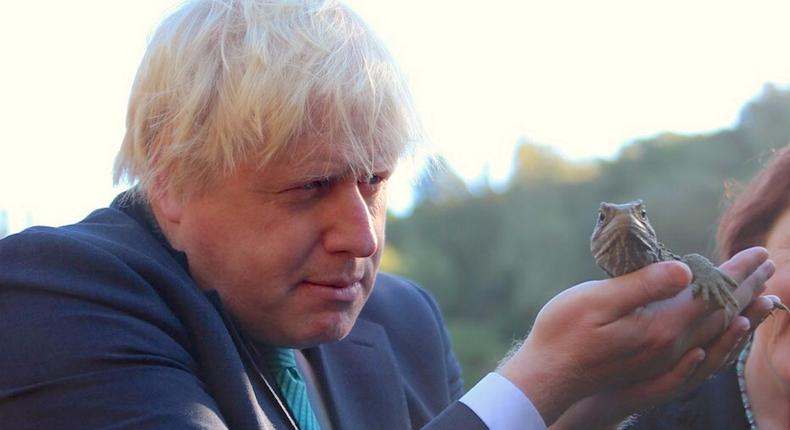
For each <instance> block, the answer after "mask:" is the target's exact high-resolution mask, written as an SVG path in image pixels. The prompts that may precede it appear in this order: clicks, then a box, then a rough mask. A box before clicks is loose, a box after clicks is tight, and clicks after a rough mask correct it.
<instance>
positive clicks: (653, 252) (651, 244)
mask: <svg viewBox="0 0 790 430" xmlns="http://www.w3.org/2000/svg"><path fill="white" fill-rule="evenodd" d="M659 247H660V245H659V244H658V240H657V239H656V232H655V231H654V230H653V226H651V225H650V221H649V220H648V218H647V210H646V208H645V204H644V203H643V202H642V201H641V200H636V201H633V202H628V203H623V204H615V203H606V202H604V203H601V206H600V208H599V209H598V215H597V219H596V222H595V228H594V229H593V234H592V237H591V238H590V250H591V251H592V254H593V257H594V258H595V262H596V263H597V264H598V265H599V266H601V268H603V270H604V271H605V272H606V273H607V274H608V275H609V276H620V275H624V274H626V273H630V272H633V271H634V270H637V269H640V268H642V267H644V266H646V265H648V264H650V263H654V262H656V261H658V260H659V254H660V251H659Z"/></svg>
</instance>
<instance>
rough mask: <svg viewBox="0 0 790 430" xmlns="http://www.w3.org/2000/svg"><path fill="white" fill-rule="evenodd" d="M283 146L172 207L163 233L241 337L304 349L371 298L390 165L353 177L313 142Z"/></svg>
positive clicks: (341, 330)
mask: <svg viewBox="0 0 790 430" xmlns="http://www.w3.org/2000/svg"><path fill="white" fill-rule="evenodd" d="M285 152H286V153H287V154H286V155H285V156H283V157H281V158H280V159H278V160H275V161H273V162H271V163H270V164H269V165H268V166H267V167H266V168H265V169H262V170H261V169H256V167H255V166H254V165H253V164H249V165H243V166H242V167H240V168H239V169H238V170H237V171H235V172H233V173H232V174H231V175H230V176H229V177H227V178H226V179H224V180H222V181H220V183H219V184H217V186H215V187H213V188H212V189H211V190H209V191H208V192H206V193H204V194H201V195H199V196H196V197H194V198H191V199H189V200H188V201H186V202H184V203H179V216H178V220H177V222H176V223H174V224H171V227H170V228H168V229H166V230H165V231H166V234H167V235H168V238H169V239H170V241H171V242H172V243H173V246H174V247H176V248H177V249H180V250H182V251H184V252H185V253H186V254H187V258H188V261H189V270H190V273H191V274H192V276H193V277H194V278H195V280H196V281H197V282H198V285H200V287H201V288H202V289H205V290H216V291H217V292H218V293H219V295H220V297H221V298H222V301H223V304H224V306H225V307H226V308H227V309H228V310H229V311H230V313H231V315H232V316H233V317H234V318H235V319H236V321H237V322H238V323H240V324H241V326H242V328H243V330H244V331H245V332H246V333H248V334H249V335H251V336H252V337H253V338H255V339H256V340H258V341H260V342H264V343H267V344H272V345H280V346H291V347H307V346H311V345H315V344H318V343H322V342H327V341H333V340H337V339H341V338H343V337H344V336H346V335H347V334H348V333H349V331H350V330H351V328H352V326H353V325H354V322H355V321H356V318H357V316H358V315H359V312H360V310H361V309H362V306H363V305H364V303H365V301H366V300H367V298H368V296H369V295H370V292H371V290H372V288H373V281H374V278H375V275H376V272H377V270H378V266H379V261H380V259H381V253H382V249H383V246H384V224H385V216H386V195H385V194H386V193H385V182H386V180H387V178H389V176H390V173H391V169H392V166H382V167H381V168H380V169H378V170H376V171H375V172H374V176H372V177H354V176H353V174H352V173H351V171H350V170H349V168H348V166H347V164H346V163H344V162H343V161H341V158H340V157H337V156H336V154H334V153H333V151H332V146H331V143H327V142H322V141H318V140H317V139H312V140H311V139H301V141H299V142H296V144H295V145H294V146H293V149H290V148H289V149H287V150H286V151H285ZM168 230H169V231H168Z"/></svg>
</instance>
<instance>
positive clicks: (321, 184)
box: [295, 179, 329, 191]
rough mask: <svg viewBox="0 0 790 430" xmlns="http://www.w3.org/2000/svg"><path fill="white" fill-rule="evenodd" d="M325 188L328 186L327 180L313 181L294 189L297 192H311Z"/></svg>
mask: <svg viewBox="0 0 790 430" xmlns="http://www.w3.org/2000/svg"><path fill="white" fill-rule="evenodd" d="M327 186H329V179H318V180H315V181H310V182H306V183H304V184H302V185H300V186H299V187H296V188H295V189H296V190H299V191H313V190H320V189H322V188H326V187H327Z"/></svg>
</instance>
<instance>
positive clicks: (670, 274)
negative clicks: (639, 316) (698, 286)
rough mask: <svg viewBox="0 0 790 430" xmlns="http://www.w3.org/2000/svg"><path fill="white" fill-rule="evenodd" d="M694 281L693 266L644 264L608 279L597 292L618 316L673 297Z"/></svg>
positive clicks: (673, 263) (662, 263)
mask: <svg viewBox="0 0 790 430" xmlns="http://www.w3.org/2000/svg"><path fill="white" fill-rule="evenodd" d="M690 282H691V269H689V267H688V266H686V265H685V264H683V263H681V262H679V261H665V262H660V263H655V264H650V265H648V266H645V267H643V268H641V269H639V270H637V271H635V272H631V273H629V274H626V275H623V276H620V277H617V278H613V279H611V280H610V281H609V282H605V284H606V288H600V290H599V291H598V292H599V293H600V294H601V295H602V296H603V297H605V298H606V301H607V303H608V307H609V308H610V309H611V312H613V313H614V314H615V315H616V316H618V317H619V316H622V315H626V314H629V313H631V312H633V311H634V310H635V309H637V308H639V307H642V306H645V305H647V304H648V303H652V302H655V301H659V300H663V299H668V298H670V297H674V296H675V295H676V294H678V293H679V292H680V291H683V289H684V288H686V287H687V286H688V285H689V283H690Z"/></svg>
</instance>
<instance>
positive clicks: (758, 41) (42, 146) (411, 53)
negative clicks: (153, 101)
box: [0, 0, 790, 231]
mask: <svg viewBox="0 0 790 430" xmlns="http://www.w3.org/2000/svg"><path fill="white" fill-rule="evenodd" d="M349 3H350V4H351V6H352V7H353V8H355V9H356V10H357V11H358V12H359V13H360V14H361V15H362V16H363V17H365V19H366V20H367V21H368V22H369V23H370V24H371V26H372V27H373V28H374V29H375V30H376V31H377V32H378V33H379V35H380V36H381V37H382V38H383V39H384V40H385V42H386V43H387V45H388V46H389V48H390V50H391V51H392V52H393V54H394V55H395V57H396V58H397V59H398V61H399V62H400V64H401V66H402V68H403V70H404V72H405V73H406V75H407V78H408V79H409V81H410V83H411V86H412V91H413V93H414V96H415V99H416V101H417V104H418V109H419V111H420V113H421V118H422V120H423V123H424V125H425V128H426V133H427V136H428V138H429V141H430V147H431V148H433V149H434V150H435V151H437V152H439V153H441V154H442V155H444V156H445V157H446V158H448V160H449V161H450V163H451V165H452V166H453V167H454V168H455V169H456V170H457V171H458V172H459V173H460V174H461V175H462V176H463V177H464V178H466V179H467V180H469V181H473V180H475V179H476V178H479V177H480V175H481V174H482V172H484V171H486V170H487V171H489V172H490V174H491V176H492V177H493V178H494V179H495V180H502V179H503V178H505V177H506V176H507V174H508V172H509V169H510V163H511V157H512V155H513V149H514V145H515V143H516V142H517V141H518V140H519V138H521V137H526V138H528V139H530V140H532V141H535V142H538V143H543V144H547V145H551V146H554V147H556V148H557V149H558V150H559V151H560V152H561V153H563V154H565V155H566V156H568V157H572V158H575V159H578V158H590V157H607V156H612V155H613V154H615V153H616V151H617V149H618V148H619V147H620V146H622V145H623V144H625V143H627V142H629V141H631V140H633V139H636V138H640V137H647V136H651V135H654V134H656V133H659V132H662V131H674V132H680V133H697V132H706V131H710V130H716V129H720V128H724V127H730V126H731V125H732V124H733V123H734V121H735V120H736V119H737V115H738V111H739V110H740V108H741V107H742V106H743V105H744V104H745V103H746V102H747V101H748V100H749V99H751V98H754V97H755V96H757V95H758V94H759V92H760V90H761V88H762V86H763V84H764V83H766V82H773V83H775V84H778V85H780V86H785V85H788V83H790V25H788V22H787V17H788V16H790V2H785V1H763V0H749V1H737V2H736V1H725V0H719V1H689V0H685V1H683V0H661V1H650V2H648V1H637V0H621V1H607V0H599V1H595V2H591V1H582V0H579V1H563V0H552V1H545V0H544V1H533V0H509V1H508V0H487V1H485V2H483V1H462V0H455V1H452V0H399V1H390V0H351V1H349ZM175 4H177V3H176V2H175V1H172V0H133V1H132V0H127V1H121V0H114V1H107V0H72V1H69V2H64V1H61V0H43V1H36V2H26V1H5V2H4V4H3V13H2V16H0V52H2V53H3V61H2V67H1V68H0V210H2V209H3V208H5V209H6V211H7V213H8V217H9V220H10V227H11V230H12V231H16V230H18V229H19V228H21V227H24V226H25V225H26V224H27V223H28V221H32V222H33V223H35V224H50V225H61V224H65V223H71V222H75V221H78V220H79V219H81V218H82V217H83V216H84V215H86V214H87V213H88V212H90V211H91V210H92V209H94V208H97V207H102V206H106V205H107V204H108V203H109V201H110V200H111V199H112V197H113V196H114V195H115V194H116V193H117V192H118V191H119V190H118V189H113V188H112V183H111V182H112V179H111V166H112V160H113V157H114V155H115V153H116V151H117V149H118V147H119V145H120V141H121V138H122V136H123V133H124V117H125V110H126V102H127V99H128V93H129V88H130V87H131V83H132V79H133V76H134V73H135V71H136V68H137V64H138V62H139V60H140V58H141V56H142V53H143V50H144V49H145V42H146V40H147V37H148V36H149V35H150V33H151V32H152V31H153V29H154V28H155V26H156V24H157V22H158V20H159V19H160V18H161V17H162V15H163V14H164V13H165V12H166V11H168V10H170V9H172V7H174V5H175ZM405 176H407V175H402V177H401V178H396V179H397V181H396V182H397V184H394V185H393V188H394V189H393V193H392V204H393V206H394V207H395V208H396V209H401V210H402V209H403V208H404V207H407V206H408V192H407V189H408V182H409V180H408V178H406V177H405Z"/></svg>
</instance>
